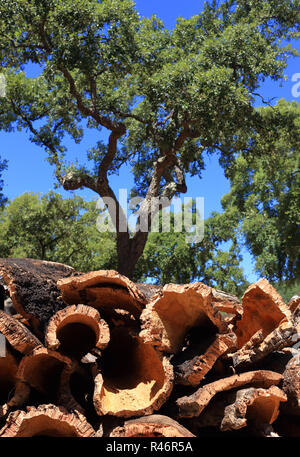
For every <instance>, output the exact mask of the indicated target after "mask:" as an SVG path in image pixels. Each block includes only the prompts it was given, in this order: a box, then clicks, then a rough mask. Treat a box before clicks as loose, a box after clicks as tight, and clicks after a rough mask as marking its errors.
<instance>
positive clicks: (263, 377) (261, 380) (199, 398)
mask: <svg viewBox="0 0 300 457" xmlns="http://www.w3.org/2000/svg"><path fill="white" fill-rule="evenodd" d="M282 379H283V376H282V375H281V374H279V373H275V372H273V371H268V370H258V371H249V372H247V373H242V374H240V375H233V376H230V377H228V378H224V379H219V380H218V381H215V382H212V383H210V384H206V385H205V386H203V387H200V389H198V390H197V391H196V392H194V393H193V394H192V395H190V396H186V397H181V398H179V399H178V400H176V405H177V407H178V417H186V418H190V417H196V416H199V415H200V414H201V412H202V411H203V410H204V408H206V406H207V405H208V404H209V402H210V401H211V399H212V398H213V397H214V396H215V395H216V394H217V393H219V392H224V391H227V390H231V389H237V388H238V387H241V386H249V387H264V388H268V387H271V386H272V385H277V384H279V382H280V381H281V380H282Z"/></svg>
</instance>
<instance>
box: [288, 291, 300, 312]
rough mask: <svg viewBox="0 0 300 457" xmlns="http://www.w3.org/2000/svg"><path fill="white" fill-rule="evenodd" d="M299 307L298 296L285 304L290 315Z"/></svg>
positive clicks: (299, 299) (299, 297) (299, 300)
mask: <svg viewBox="0 0 300 457" xmlns="http://www.w3.org/2000/svg"><path fill="white" fill-rule="evenodd" d="M299 305H300V295H294V296H293V297H292V298H291V299H290V301H289V302H288V304H287V306H288V308H289V310H290V311H291V313H293V312H294V311H296V309H297V308H298V306H299Z"/></svg>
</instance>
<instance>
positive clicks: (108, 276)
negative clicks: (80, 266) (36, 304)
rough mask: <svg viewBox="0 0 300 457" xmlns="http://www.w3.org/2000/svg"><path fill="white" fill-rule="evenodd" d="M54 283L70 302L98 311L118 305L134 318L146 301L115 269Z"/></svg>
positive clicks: (64, 298) (133, 285)
mask: <svg viewBox="0 0 300 457" xmlns="http://www.w3.org/2000/svg"><path fill="white" fill-rule="evenodd" d="M57 286H58V287H59V289H60V290H61V292H62V298H63V300H64V302H65V303H67V304H69V305H73V304H79V303H84V304H85V305H89V306H92V307H93V308H99V309H100V310H102V309H103V310H104V309H111V308H112V309H114V308H120V309H125V310H127V311H129V312H130V313H132V314H133V315H134V316H137V317H138V316H139V315H140V314H141V312H142V309H143V307H144V306H145V304H146V301H147V300H146V297H145V296H144V294H143V293H142V292H141V290H140V289H139V288H138V287H137V286H136V285H135V284H134V283H133V282H132V281H130V280H129V279H128V278H126V276H123V275H120V274H119V273H118V272H116V271H114V270H99V271H92V272H90V273H86V274H84V275H80V276H76V277H71V278H66V279H61V280H59V281H58V283H57Z"/></svg>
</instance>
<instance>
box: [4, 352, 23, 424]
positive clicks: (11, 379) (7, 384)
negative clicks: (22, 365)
mask: <svg viewBox="0 0 300 457" xmlns="http://www.w3.org/2000/svg"><path fill="white" fill-rule="evenodd" d="M18 365H19V363H18V361H17V359H16V358H15V357H14V356H13V355H12V354H11V352H10V350H9V348H8V347H6V351H5V357H0V417H1V416H3V415H5V414H6V413H7V412H8V409H9V408H8V403H9V400H10V399H11V398H12V397H13V393H14V391H15V388H16V385H17V371H18Z"/></svg>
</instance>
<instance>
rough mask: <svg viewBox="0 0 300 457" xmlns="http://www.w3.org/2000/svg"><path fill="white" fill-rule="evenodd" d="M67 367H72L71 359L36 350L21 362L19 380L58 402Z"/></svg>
mask: <svg viewBox="0 0 300 457" xmlns="http://www.w3.org/2000/svg"><path fill="white" fill-rule="evenodd" d="M66 365H69V366H71V360H70V359H69V358H67V357H65V356H63V355H61V354H59V353H58V352H55V351H51V350H49V349H46V348H36V349H34V350H33V352H32V353H31V354H29V355H26V356H24V357H23V359H22V360H21V362H20V365H19V369H18V373H17V378H18V379H19V380H20V381H22V382H25V383H27V384H28V385H30V386H31V387H33V388H34V389H36V390H37V391H38V392H40V393H41V394H43V395H49V396H50V397H51V398H53V399H55V400H56V398H57V395H58V391H59V386H60V383H61V375H62V371H63V369H64V367H65V366H66Z"/></svg>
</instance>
